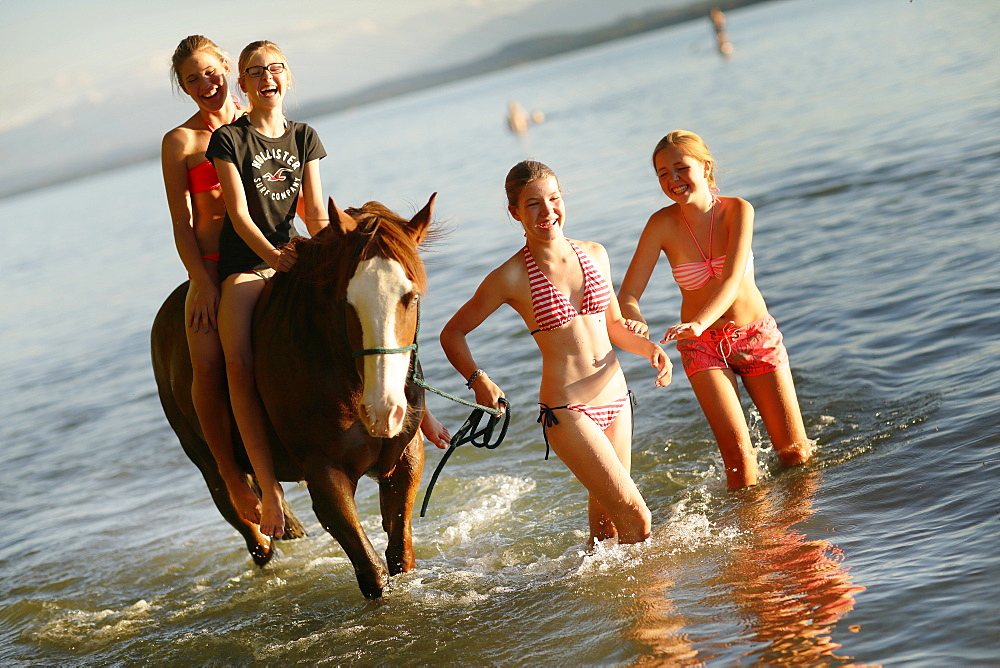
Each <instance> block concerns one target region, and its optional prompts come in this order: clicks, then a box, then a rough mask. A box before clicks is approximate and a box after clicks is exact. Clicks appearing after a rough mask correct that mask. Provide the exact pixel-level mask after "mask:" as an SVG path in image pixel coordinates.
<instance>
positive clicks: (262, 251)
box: [214, 158, 297, 271]
mask: <svg viewBox="0 0 1000 668" xmlns="http://www.w3.org/2000/svg"><path fill="white" fill-rule="evenodd" d="M214 163H215V171H216V172H217V173H218V174H219V183H221V184H222V195H223V197H225V199H226V212H227V213H228V214H229V219H230V220H232V221H233V229H235V230H236V233H237V234H239V235H240V238H242V239H243V241H245V242H246V244H247V245H248V246H250V248H251V250H253V252H255V253H257V255H259V256H260V257H261V259H262V260H264V261H265V262H267V264H268V266H269V267H271V268H272V269H274V270H275V271H288V270H289V269H291V268H292V266H293V265H294V264H295V259H296V257H297V255H296V254H295V251H293V250H290V249H287V248H283V249H281V250H278V249H277V248H275V247H274V246H273V245H272V244H271V242H270V241H268V240H267V237H265V236H264V233H263V232H261V231H260V228H258V227H257V225H255V224H254V222H253V219H252V218H250V209H249V207H248V206H247V195H246V191H245V190H243V181H242V180H241V179H240V173H239V170H238V169H236V165H234V164H233V163H231V162H229V161H228V160H224V159H222V158H216V159H215V160H214Z"/></svg>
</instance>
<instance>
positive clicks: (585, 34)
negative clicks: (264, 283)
mask: <svg viewBox="0 0 1000 668" xmlns="http://www.w3.org/2000/svg"><path fill="white" fill-rule="evenodd" d="M768 1H769V0H715V1H712V2H703V1H696V2H692V3H691V4H689V5H687V6H685V7H680V8H672V9H658V10H651V11H648V12H645V13H643V14H637V15H634V16H628V17H625V18H624V19H621V20H619V21H617V22H615V23H613V24H611V25H607V26H604V27H600V28H594V29H591V30H584V31H580V32H575V33H555V34H551V35H546V36H544V37H531V38H528V39H524V40H519V41H516V42H512V43H510V44H508V45H506V46H503V47H501V48H500V49H498V50H497V51H494V52H493V53H491V54H489V55H487V56H484V57H482V58H478V59H476V60H473V61H470V62H466V63H461V64H458V65H453V66H449V67H445V68H442V69H439V70H433V71H430V72H424V73H420V74H407V75H403V76H400V77H397V78H395V79H390V80H388V81H383V82H381V83H377V84H373V85H371V86H368V87H367V88H363V89H361V90H357V91H354V92H352V93H345V94H343V95H337V96H334V97H330V98H327V99H325V100H314V101H312V102H307V103H305V104H302V105H301V106H300V107H299V108H298V109H297V110H296V113H295V116H296V117H297V118H300V119H302V120H309V119H312V118H315V117H317V116H324V115H326V114H331V113H334V112H338V111H344V110H345V109H352V108H355V107H361V106H365V105H368V104H373V103H375V102H380V101H382V100H387V99H389V98H393V97H399V96H401V95H407V94H409V93H414V92H417V91H420V90H425V89H428V88H434V87H436V86H441V85H444V84H448V83H453V82H455V81H460V80H462V79H468V78H472V77H476V76H481V75H483V74H488V73H490V72H496V71H499V70H504V69H507V68H510V67H514V66H516V65H521V64H524V63H530V62H535V61H539V60H544V59H546V58H551V57H553V56H557V55H560V54H564V53H569V52H572V51H578V50H580V49H585V48H588V47H591V46H595V45H598V44H603V43H606V42H611V41H614V40H618V39H622V38H625V37H631V36H634V35H639V34H641V33H645V32H650V31H653V30H659V29H661V28H665V27H668V26H672V25H677V24H680V23H686V22H688V21H695V20H705V21H706V22H707V21H708V13H709V10H710V9H712V8H713V7H718V8H719V9H721V10H723V11H729V10H732V9H737V8H740V7H745V6H748V5H754V4H758V3H762V2H768ZM705 39H706V41H707V40H708V39H709V34H708V31H707V30H706V37H705ZM158 156H159V153H158V150H150V151H130V152H129V154H128V155H122V156H118V157H109V158H107V159H106V160H104V161H101V162H100V163H99V164H96V165H95V164H91V165H90V169H89V170H88V171H87V172H85V173H68V172H66V173H61V174H60V173H57V172H56V173H54V172H49V173H48V178H44V179H42V180H39V181H38V182H36V183H34V184H31V183H28V184H20V185H18V186H17V187H15V188H13V189H11V190H9V191H4V190H0V199H3V198H5V197H8V196H10V195H14V194H24V193H27V192H31V191H34V190H39V189H41V188H47V187H49V186H53V185H56V184H59V183H66V182H69V181H74V180H76V179H79V178H83V177H84V176H87V175H90V174H93V173H94V172H95V171H107V170H114V169H120V168H122V167H127V166H129V165H135V164H139V163H144V162H148V161H150V160H155V159H156V158H157V157H158Z"/></svg>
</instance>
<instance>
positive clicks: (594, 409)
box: [538, 390, 635, 459]
mask: <svg viewBox="0 0 1000 668" xmlns="http://www.w3.org/2000/svg"><path fill="white" fill-rule="evenodd" d="M629 402H631V403H632V406H633V409H634V407H635V395H634V394H632V390H629V391H628V392H626V393H625V395H624V396H622V397H619V398H618V399H615V400H614V401H612V402H611V403H610V404H604V405H603V406H591V405H590V404H566V405H565V406H549V405H547V404H543V403H541V402H539V403H538V422H539V423H540V424H541V425H542V436H543V437H544V438H545V459H548V458H549V435H548V432H547V428H548V427H552V426H554V425H557V424H559V419H558V418H557V417H556V414H555V411H557V410H560V409H566V410H569V411H576V412H577V413H583V414H584V415H586V416H587V417H589V418H590V419H591V420H592V421H593V422H594V424H596V425H597V426H598V427H600V428H601V431H604V430H605V429H607V428H608V427H610V426H611V423H612V422H614V421H615V420H616V419H617V418H618V414H619V413H621V410H622V408H624V407H625V404H627V403H629ZM632 426H633V428H635V425H634V424H633V425H632Z"/></svg>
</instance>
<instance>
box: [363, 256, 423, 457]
mask: <svg viewBox="0 0 1000 668" xmlns="http://www.w3.org/2000/svg"><path fill="white" fill-rule="evenodd" d="M411 290H413V282H412V281H410V279H408V278H407V277H406V273H405V272H404V271H403V267H402V266H401V265H400V264H399V263H398V262H395V261H393V260H389V259H387V258H383V257H376V258H372V259H370V260H364V261H362V262H360V263H358V268H357V270H356V271H355V272H354V276H353V277H351V281H350V283H348V284H347V301H348V302H349V303H350V304H351V306H353V307H354V311H355V313H357V314H358V319H359V320H360V321H361V340H362V346H363V347H364V349H366V350H368V349H371V348H402V347H404V346H408V345H410V344H411V343H413V342H412V341H399V340H397V337H396V325H397V322H396V320H397V313H398V310H399V304H400V300H402V298H403V297H404V296H405V295H407V294H408V293H409V292H410V291H411ZM363 360H364V362H363V364H364V376H365V377H364V390H363V392H362V398H361V403H362V416H363V417H364V416H365V415H367V418H368V420H367V421H368V424H367V426H368V431H369V432H371V434H372V435H373V436H378V437H381V438H392V437H393V436H396V435H398V434H399V432H400V431H402V428H403V418H404V417H405V416H406V395H405V393H404V388H405V387H406V377H407V374H408V373H409V369H410V355H409V354H408V353H388V354H376V355H365V356H364V358H363Z"/></svg>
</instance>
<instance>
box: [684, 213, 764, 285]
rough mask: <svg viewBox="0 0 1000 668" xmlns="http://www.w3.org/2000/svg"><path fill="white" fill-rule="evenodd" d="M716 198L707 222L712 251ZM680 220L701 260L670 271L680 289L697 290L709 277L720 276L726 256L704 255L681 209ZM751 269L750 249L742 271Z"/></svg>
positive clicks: (709, 243)
mask: <svg viewBox="0 0 1000 668" xmlns="http://www.w3.org/2000/svg"><path fill="white" fill-rule="evenodd" d="M717 202H718V200H715V202H713V203H712V220H711V222H709V224H708V250H709V252H711V251H712V235H713V233H714V232H715V204H716V203H717ZM681 220H683V221H684V226H685V227H686V228H687V231H688V234H690V235H691V238H692V239H693V240H694V245H695V246H697V247H698V252H699V253H701V257H702V260H701V262H685V263H684V264H679V265H677V266H675V267H674V268H673V269H672V271H673V274H674V280H675V281H677V285H679V286H680V288H681V289H682V290H697V289H698V288H702V287H704V286H705V284H706V283H708V281H709V280H710V279H713V278H720V277H721V276H722V268H723V267H724V266H725V265H726V256H725V255H720V256H719V257H717V258H715V259H712V258H709V257H708V256H707V255H705V251H703V250H702V248H701V244H700V243H698V238H697V237H695V236H694V232H692V231H691V226H690V225H689V224H688V222H687V218H685V217H684V212H683V211H681ZM752 271H753V250H751V251H750V256H749V257H748V258H747V268H746V271H745V272H743V275H744V276H746V275H747V274H749V273H750V272H752Z"/></svg>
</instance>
